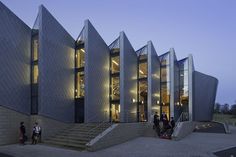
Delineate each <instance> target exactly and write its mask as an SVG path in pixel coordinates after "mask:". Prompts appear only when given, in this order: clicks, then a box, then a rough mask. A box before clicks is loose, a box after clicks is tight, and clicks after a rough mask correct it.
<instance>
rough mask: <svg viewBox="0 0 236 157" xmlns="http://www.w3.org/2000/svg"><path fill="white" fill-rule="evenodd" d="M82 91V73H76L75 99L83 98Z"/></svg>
mask: <svg viewBox="0 0 236 157" xmlns="http://www.w3.org/2000/svg"><path fill="white" fill-rule="evenodd" d="M84 89H85V88H84V72H78V73H77V74H76V88H75V96H76V97H77V98H80V97H84V92H85V90H84Z"/></svg>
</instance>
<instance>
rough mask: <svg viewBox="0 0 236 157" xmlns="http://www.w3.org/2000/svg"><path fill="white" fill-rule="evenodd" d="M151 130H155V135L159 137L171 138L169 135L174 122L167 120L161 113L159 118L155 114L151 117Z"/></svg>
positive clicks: (172, 129)
mask: <svg viewBox="0 0 236 157" xmlns="http://www.w3.org/2000/svg"><path fill="white" fill-rule="evenodd" d="M153 123H154V125H153V129H154V130H156V133H157V135H158V136H159V137H163V138H171V134H172V133H173V131H174V127H175V121H174V118H173V117H171V120H170V121H169V120H168V117H167V115H166V114H165V113H164V112H163V113H162V114H161V116H160V118H159V116H158V114H157V112H156V113H155V115H154V117H153Z"/></svg>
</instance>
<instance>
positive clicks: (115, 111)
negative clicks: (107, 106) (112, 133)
mask: <svg viewBox="0 0 236 157" xmlns="http://www.w3.org/2000/svg"><path fill="white" fill-rule="evenodd" d="M111 118H112V121H113V122H119V121H120V104H111Z"/></svg>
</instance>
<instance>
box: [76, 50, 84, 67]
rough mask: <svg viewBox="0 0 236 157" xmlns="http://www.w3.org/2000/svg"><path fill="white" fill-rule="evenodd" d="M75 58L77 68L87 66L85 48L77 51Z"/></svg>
mask: <svg viewBox="0 0 236 157" xmlns="http://www.w3.org/2000/svg"><path fill="white" fill-rule="evenodd" d="M75 58H76V61H75V67H76V68H81V67H84V64H85V50H84V48H81V49H77V50H76V53H75Z"/></svg>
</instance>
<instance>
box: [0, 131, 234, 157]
mask: <svg viewBox="0 0 236 157" xmlns="http://www.w3.org/2000/svg"><path fill="white" fill-rule="evenodd" d="M231 132H232V133H231V134H220V133H196V132H195V133H192V134H191V135H189V136H187V137H186V138H184V139H183V140H181V141H171V140H164V139H159V138H151V137H140V138H137V139H134V140H132V141H128V142H126V143H123V144H120V145H116V146H113V147H110V148H107V149H103V150H100V151H97V152H86V151H83V152H79V151H75V150H68V149H63V148H55V147H51V146H46V145H26V146H20V145H7V146H1V147H0V152H1V153H5V154H9V155H12V156H14V157H67V156H68V157H100V156H102V157H108V156H109V157H111V156H112V157H157V156H158V157H211V156H212V157H213V156H215V155H213V152H216V151H219V150H223V149H227V148H230V147H233V146H236V127H231Z"/></svg>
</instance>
